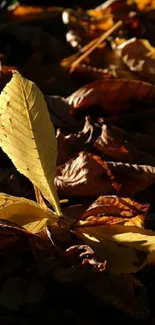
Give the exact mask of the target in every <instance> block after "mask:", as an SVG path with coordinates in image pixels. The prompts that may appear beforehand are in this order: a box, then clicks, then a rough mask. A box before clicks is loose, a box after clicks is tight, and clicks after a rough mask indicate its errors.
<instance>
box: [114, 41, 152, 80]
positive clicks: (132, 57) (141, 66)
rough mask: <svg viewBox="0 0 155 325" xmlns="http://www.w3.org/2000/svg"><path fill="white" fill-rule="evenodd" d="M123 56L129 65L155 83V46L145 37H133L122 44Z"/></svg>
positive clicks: (131, 68)
mask: <svg viewBox="0 0 155 325" xmlns="http://www.w3.org/2000/svg"><path fill="white" fill-rule="evenodd" d="M118 48H121V56H122V60H123V62H124V63H125V64H126V65H127V67H128V68H129V69H130V70H131V71H133V72H137V73H138V74H139V75H141V76H143V77H144V78H145V80H148V81H150V82H151V83H154V81H155V78H154V74H155V48H154V47H153V46H151V44H150V43H149V41H147V40H145V39H135V38H133V39H131V40H128V41H127V42H124V43H122V44H121V45H120V47H118Z"/></svg>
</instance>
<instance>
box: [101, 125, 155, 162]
mask: <svg viewBox="0 0 155 325" xmlns="http://www.w3.org/2000/svg"><path fill="white" fill-rule="evenodd" d="M115 136H117V138H118V139H119V141H120V142H121V143H122V142H123V141H124V140H126V141H128V142H129V143H131V144H132V145H133V146H134V147H136V148H137V149H138V150H140V151H143V152H146V153H148V154H150V155H152V156H153V155H154V150H155V137H151V136H148V135H147V134H142V133H134V132H128V131H127V130H124V129H121V128H119V127H117V126H116V125H112V124H103V126H102V132H101V135H100V136H99V137H98V139H97V140H96V143H95V145H96V146H97V147H98V149H100V150H102V147H103V146H102V141H103V143H105V150H106V144H107V142H108V141H110V140H111V138H112V139H113V137H115ZM109 138H110V139H109ZM111 141H112V140H111ZM103 150H104V147H103ZM123 154H124V156H126V159H129V154H128V152H126V151H125V152H123V153H122V155H121V159H122V158H123Z"/></svg>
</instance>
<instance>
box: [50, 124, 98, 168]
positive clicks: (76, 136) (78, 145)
mask: <svg viewBox="0 0 155 325" xmlns="http://www.w3.org/2000/svg"><path fill="white" fill-rule="evenodd" d="M93 133H94V127H93V125H92V124H91V123H90V122H89V119H88V118H86V119H85V124H84V127H83V129H82V131H80V132H78V133H71V134H68V135H66V136H65V135H64V134H63V133H62V132H61V130H60V129H59V130H57V135H56V136H57V146H58V157H57V166H59V165H62V164H64V163H65V162H66V161H68V160H69V159H71V158H73V157H76V156H77V154H78V153H79V152H80V151H82V150H83V151H84V150H85V151H89V152H91V151H92V149H93V148H92V141H93V139H92V138H93Z"/></svg>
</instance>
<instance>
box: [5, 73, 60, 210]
mask: <svg viewBox="0 0 155 325" xmlns="http://www.w3.org/2000/svg"><path fill="white" fill-rule="evenodd" d="M15 108H16V109H15ZM38 108H39V110H38ZM0 111H1V116H0V120H1V137H0V145H1V147H2V149H3V151H4V152H5V153H7V154H8V156H9V158H10V159H11V160H12V161H13V163H14V164H15V166H16V168H17V169H18V170H19V171H20V172H21V173H22V174H24V175H25V176H26V177H28V178H29V179H30V180H31V182H32V183H33V184H34V185H36V186H37V187H38V188H39V189H40V190H41V192H42V193H43V195H44V196H45V197H46V199H47V200H48V201H49V202H50V203H51V204H52V205H53V207H54V209H55V211H56V213H57V214H59V215H60V214H61V211H60V205H59V200H58V197H57V193H56V190H55V186H54V177H55V172H56V158H57V143H56V137H55V134H54V128H53V125H52V122H51V121H50V117H49V113H48V110H47V106H46V102H45V101H44V97H43V95H42V93H41V91H40V90H39V89H38V88H37V86H36V85H35V84H34V83H33V82H31V81H29V80H27V79H24V78H23V77H22V76H21V75H20V74H19V73H18V72H14V74H13V77H12V79H11V81H10V82H9V83H8V84H7V85H6V87H5V88H4V90H3V91H2V93H1V95H0ZM21 135H22V140H21ZM28 140H29V141H28ZM23 146H24V147H23ZM30 152H31V154H30Z"/></svg>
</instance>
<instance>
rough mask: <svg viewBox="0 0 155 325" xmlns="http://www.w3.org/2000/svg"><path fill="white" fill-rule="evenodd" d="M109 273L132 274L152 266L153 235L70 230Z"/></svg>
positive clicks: (114, 228) (115, 228)
mask: <svg viewBox="0 0 155 325" xmlns="http://www.w3.org/2000/svg"><path fill="white" fill-rule="evenodd" d="M74 231H75V233H76V235H77V237H78V238H80V239H81V240H82V242H83V243H84V244H86V245H89V246H90V247H91V248H92V249H93V250H94V252H95V253H96V254H97V257H98V258H99V259H100V260H101V261H104V260H106V261H107V269H108V270H109V271H111V272H114V273H117V274H122V273H135V272H137V271H138V270H140V269H142V268H143V267H144V266H145V265H147V264H152V263H153V264H154V263H155V232H153V231H151V230H146V229H143V228H139V227H132V226H128V227H126V226H122V225H111V226H102V225H100V226H96V227H94V226H93V227H92V226H91V227H80V228H76V229H74Z"/></svg>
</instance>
